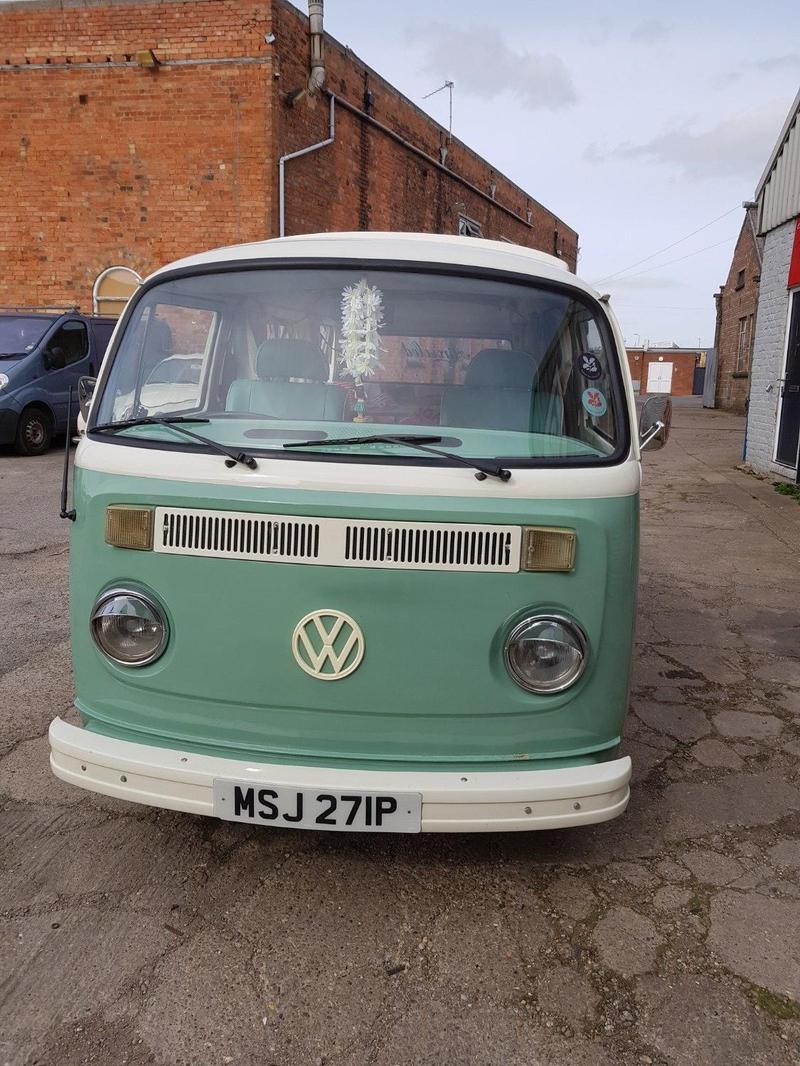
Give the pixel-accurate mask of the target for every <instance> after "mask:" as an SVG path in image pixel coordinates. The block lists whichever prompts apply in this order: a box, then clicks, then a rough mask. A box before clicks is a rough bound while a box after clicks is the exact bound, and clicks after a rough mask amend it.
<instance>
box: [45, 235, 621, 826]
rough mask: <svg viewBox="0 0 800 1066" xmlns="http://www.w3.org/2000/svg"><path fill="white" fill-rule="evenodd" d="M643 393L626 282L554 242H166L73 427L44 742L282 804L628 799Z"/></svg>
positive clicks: (65, 760) (63, 751) (96, 781)
mask: <svg viewBox="0 0 800 1066" xmlns="http://www.w3.org/2000/svg"><path fill="white" fill-rule="evenodd" d="M634 416H635V407H634V403H633V394H632V389H631V385H630V378H629V373H628V369H627V363H626V361H625V358H624V349H623V346H622V342H621V338H620V336H619V332H618V329H617V327H616V325H615V323H614V320H613V317H612V316H611V314H610V312H609V310H608V308H607V306H606V305H605V304H604V303H603V302H602V301H601V300H600V299H598V297H597V295H596V294H595V293H594V292H593V291H592V290H591V289H590V288H589V287H588V286H586V285H585V284H583V283H582V282H580V281H579V280H578V279H577V278H575V277H574V276H573V275H571V274H570V273H568V271H567V270H566V268H565V267H564V265H563V264H562V263H561V262H560V261H558V260H556V259H553V258H552V257H550V256H547V255H544V254H542V253H539V252H534V251H531V250H528V249H523V248H519V247H517V246H514V245H509V244H504V243H499V242H497V243H496V242H491V241H482V240H474V239H470V238H455V237H454V238H449V237H437V236H418V235H409V234H329V235H322V236H308V237H299V238H288V239H282V240H276V241H269V242H265V243H262V244H255V245H246V246H241V247H237V248H226V249H222V250H220V251H217V252H210V253H206V254H203V255H199V256H195V257H193V258H191V259H187V260H183V261H181V262H179V263H177V264H174V265H172V266H170V267H167V268H165V269H164V270H161V271H159V272H158V273H156V274H154V275H153V276H152V277H151V278H149V279H148V280H147V281H146V282H145V284H144V285H143V286H142V287H141V288H140V290H139V291H138V292H137V294H136V295H135V296H134V298H133V299H132V300H131V302H130V304H129V306H128V308H127V310H126V312H125V316H124V321H123V323H122V324H121V326H120V328H119V329H118V330H117V333H116V335H115V341H114V343H113V345H112V349H111V350H110V352H109V354H108V355H107V357H106V359H105V362H104V365H103V368H102V372H101V375H100V379H99V381H98V383H97V386H96V389H95V392H94V397H93V400H92V407H91V412H90V413H89V416H88V425H87V431H86V434H85V438H84V439H83V440H82V441H81V443H80V445H79V447H78V450H77V453H76V461H75V474H74V509H75V514H76V518H75V521H74V524H73V528H72V545H71V624H72V642H73V655H74V665H75V685H76V699H75V707H76V709H77V716H79V721H80V724H77V721H78V719H77V716H76V717H75V720H74V721H69V722H68V721H64V720H61V719H56V720H55V721H54V722H53V724H52V727H51V730H50V743H51V765H52V768H53V770H54V772H55V773H56V774H57V775H58V776H59V777H60V778H62V779H63V780H65V781H68V782H71V783H72V784H75V785H78V786H80V787H83V788H87V789H91V790H94V791H97V792H102V793H105V794H107V795H112V796H117V797H121V798H124V799H128V800H132V801H134V802H139V803H146V804H151V805H154V806H159V807H166V808H171V809H175V810H180V811H187V812H192V813H196V814H206V815H213V816H216V817H219V818H226V819H236V820H243V821H247V822H252V823H254V824H259V825H263V826H265V827H277V826H284V827H300V828H316V829H325V830H352V831H374V832H418V831H420V830H421V831H487V830H522V829H539V828H554V827H560V826H571V825H583V824H588V823H592V822H599V821H604V820H607V819H610V818H613V817H615V816H616V815H618V814H620V813H621V812H622V811H623V810H624V809H625V806H626V804H627V802H628V797H629V779H630V772H631V764H630V760H629V759H628V758H627V757H624V756H621V755H620V754H619V746H620V736H621V731H622V724H623V719H624V716H625V712H626V708H627V703H628V687H629V676H630V663H631V649H632V641H633V629H634V614H635V590H636V579H637V553H638V502H639V496H638V493H639V480H640V465H639V442H638V440H637V439H635V437H634V434H633V432H632V425H633V421H634Z"/></svg>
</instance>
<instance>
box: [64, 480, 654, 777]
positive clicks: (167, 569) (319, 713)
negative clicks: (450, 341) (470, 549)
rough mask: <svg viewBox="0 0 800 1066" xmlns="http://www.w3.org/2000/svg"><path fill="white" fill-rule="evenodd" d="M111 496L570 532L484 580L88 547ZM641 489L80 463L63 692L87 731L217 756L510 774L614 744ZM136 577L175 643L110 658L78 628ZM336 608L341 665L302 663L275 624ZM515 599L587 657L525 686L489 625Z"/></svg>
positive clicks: (586, 758)
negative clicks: (450, 492) (314, 669)
mask: <svg viewBox="0 0 800 1066" xmlns="http://www.w3.org/2000/svg"><path fill="white" fill-rule="evenodd" d="M110 503H146V504H151V505H155V506H158V505H165V506H186V507H200V508H228V509H234V510H245V511H247V510H252V511H254V512H259V511H261V512H267V513H272V514H275V513H285V514H292V515H314V516H319V517H351V518H368V519H378V520H380V519H383V520H392V519H393V520H402V521H441V522H480V523H492V522H496V523H506V524H543V525H556V526H568V527H571V528H574V529H575V530H576V531H577V535H578V551H577V561H576V568H575V570H574V571H573V572H572V573H568V574H563V573H517V574H481V573H451V572H425V571H413V570H379V569H360V568H349V567H328V566H308V565H302V564H294V563H271V562H251V561H245V560H226V559H210V558H198V557H189V556H175V555H167V554H160V553H155V552H142V551H129V550H125V549H120V548H112V547H109V546H108V545H106V544H105V543H104V519H105V508H106V506H107V505H108V504H110ZM638 504H639V501H638V496H627V497H619V498H611V499H587V500H527V501H526V500H518V499H517V500H514V499H508V500H504V499H502V498H500V499H488V498H478V497H477V496H476V498H474V499H471V498H448V497H444V498H442V497H434V496H414V497H409V496H399V495H391V494H380V495H377V494H371V495H367V494H359V493H325V492H310V491H289V490H269V491H268V492H266V493H265V492H264V491H261V490H248V489H244V488H235V489H234V488H230V489H228V488H226V487H225V486H198V485H194V484H189V483H184V482H179V481H168V480H159V479H147V478H138V477H122V476H117V475H107V474H100V473H96V472H91V471H86V470H81V469H77V470H76V472H75V506H76V510H77V520H76V521H75V523H74V525H73V529H72V549H71V613H72V640H73V653H74V662H75V680H76V689H77V700H76V704H77V706H78V708H79V710H80V712H81V715H82V717H83V719H84V722H85V724H86V725H87V727H88V728H89V729H92V730H95V731H97V732H99V733H103V734H105V735H108V736H113V737H118V738H121V739H125V740H132V741H138V742H140V743H147V744H154V745H157V746H163V747H170V748H179V749H181V750H192V751H198V752H203V753H207V754H213V755H222V756H229V757H235V758H245V759H252V760H253V761H258V762H284V763H298V764H308V765H323V766H340V767H347V768H352V769H369V768H373V769H374V768H385V769H393V770H398V769H426V770H435V769H448V770H454V769H458V770H480V769H484V770H486V769H491V770H501V769H512V770H513V769H520V768H521V765H524V766H526V767H527V768H531V769H532V768H535V767H543V766H547V767H556V766H572V765H579V764H582V763H589V762H596V761H602V760H606V759H609V758H612V757H613V756H614V755H615V752H616V748H617V745H618V744H619V738H620V733H621V730H622V722H623V718H624V715H625V711H626V708H627V702H628V686H629V675H630V661H631V648H632V641H633V628H634V615H635V590H636V579H637V569H638V539H639V529H638ZM118 584H123V585H129V586H131V585H132V586H137V585H138V586H140V587H142V588H144V589H148V590H150V591H151V592H153V593H155V595H156V596H157V597H158V599H159V600H160V601H161V602H162V604H163V605H164V606H165V608H166V610H167V613H168V616H169V621H170V626H171V639H170V642H169V646H168V648H167V651H166V652H165V654H164V655H163V657H162V658H161V659H159V660H158V662H156V663H154V664H153V665H152V666H149V667H145V668H143V669H138V670H135V669H133V670H132V669H126V668H123V667H117V666H115V665H113V664H112V663H110V662H109V661H108V660H106V659H105V657H104V656H103V655H102V654H101V653H100V652H99V651H98V650H97V648H96V647H95V645H94V643H93V642H92V640H91V637H90V634H89V616H90V613H91V609H92V606H93V604H94V601H95V599H96V597H97V595H98V593H99V592H101V591H102V590H103V589H106V588H108V587H110V586H113V585H118ZM322 608H325V609H331V608H332V609H336V610H341V611H344V612H346V613H347V614H349V615H351V616H352V617H353V618H354V619H355V620H356V621H357V622H358V623H359V625H360V626H361V629H362V631H363V633H364V640H365V648H366V653H365V656H364V661H363V662H362V664H361V666H360V667H359V668H358V669H357V670H356V671H355V672H354V673H353V674H351V675H350V676H349V677H347V678H344V679H342V680H340V681H335V682H326V681H320V680H318V679H316V678H313V677H310V676H308V675H307V674H305V673H304V672H303V671H302V670H301V669H300V668H299V667H298V666H297V664H296V663H295V661H294V658H293V656H292V653H291V636H292V632H293V630H294V627H295V625H296V624H297V622H298V621H299V620H300V618H302V617H303V616H304V615H305V614H307V613H308V612H310V611H313V610H318V609H322ZM529 608H536V609H550V610H557V611H559V612H561V613H566V614H568V615H571V616H572V617H574V618H575V619H576V620H577V621H579V622H580V624H581V625H582V626H583V628H584V630H585V631H586V633H587V636H588V640H589V649H590V651H589V655H590V658H589V665H588V668H587V670H586V672H585V673H584V675H583V677H582V678H581V680H580V681H579V682H578V683H577V684H576V685H575V686H573V688H571V689H569V690H568V691H567V692H564V693H561V694H558V695H551V696H536V695H532V694H530V693H526V692H524V691H523V690H522V689H520V688H519V687H518V686H517V685H516V684H515V683H514V682H513V681H512V680H511V679H510V677H509V676H508V674H507V673H506V670H505V667H504V664H503V659H502V646H503V640H504V637H505V634H506V633H507V632H508V630H509V628H510V627H511V626H512V625H513V623H514V622H515V621H517V620H519V618H520V617H521V616H523V615H524V614H525V613H526V612H527V610H528V609H529Z"/></svg>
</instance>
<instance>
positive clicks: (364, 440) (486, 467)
mask: <svg viewBox="0 0 800 1066" xmlns="http://www.w3.org/2000/svg"><path fill="white" fill-rule="evenodd" d="M441 440H442V438H441V437H435V436H425V435H424V434H422V433H406V434H398V435H397V436H394V435H392V434H385V433H373V434H370V435H368V436H366V437H330V438H327V439H325V440H298V441H290V442H289V443H288V444H284V448H309V447H311V446H312V445H316V446H317V447H323V448H325V447H327V446H328V445H329V444H332V445H337V444H406V445H408V447H409V448H416V449H417V450H418V451H421V452H428V453H429V454H430V455H439V456H442V458H444V459H452V460H454V461H455V462H456V463H461V465H462V466H468V467H470V468H471V469H472V470H474V471H475V477H476V478H477V480H478V481H485V480H486V478H487V477H496V478H499V479H500V480H501V481H508V479H509V478H510V477H511V471H510V470H506V469H505V467H502V466H500V464H499V463H495V462H492V460H491V459H486V460H484V459H465V458H464V457H463V456H462V455H456V454H455V452H446V451H444V450H443V449H442V448H430V447H428V445H430V444H438V443H439V442H440V441H441Z"/></svg>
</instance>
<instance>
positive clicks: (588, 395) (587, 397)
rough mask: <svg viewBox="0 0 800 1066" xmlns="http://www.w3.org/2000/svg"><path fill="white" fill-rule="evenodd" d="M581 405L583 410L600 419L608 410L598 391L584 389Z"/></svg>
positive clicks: (604, 399)
mask: <svg viewBox="0 0 800 1066" xmlns="http://www.w3.org/2000/svg"><path fill="white" fill-rule="evenodd" d="M581 403H582V404H583V408H584V410H585V411H587V412H588V413H589V414H590V415H593V416H594V417H595V418H600V417H601V416H602V415H604V414H605V413H606V411H607V410H608V404H607V403H606V398H605V396H604V395H603V394H602V392H601V391H600V390H599V389H584V390H583V395H582V396H581Z"/></svg>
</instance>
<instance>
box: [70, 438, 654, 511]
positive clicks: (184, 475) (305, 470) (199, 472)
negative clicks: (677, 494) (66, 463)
mask: <svg viewBox="0 0 800 1066" xmlns="http://www.w3.org/2000/svg"><path fill="white" fill-rule="evenodd" d="M75 465H76V466H78V467H80V468H81V469H83V470H93V471H96V472H98V473H103V474H118V475H124V476H129V477H143V478H145V477H146V478H159V479H161V480H164V481H183V482H191V483H193V484H197V485H215V486H223V487H226V488H229V489H230V490H231V493H232V494H235V490H236V489H238V488H244V487H246V488H256V489H261V490H264V491H265V493H266V492H267V490H269V489H294V490H300V489H302V490H307V491H309V492H312V491H315V490H316V491H322V492H368V493H376V494H379V493H385V494H389V495H391V494H400V495H413V496H461V497H464V498H472V499H503V500H507V499H526V500H551V499H554V500H570V499H572V500H575V499H602V498H605V497H610V496H632V495H634V494H635V493H637V492H638V491H639V486H640V483H641V467H640V464H639V462H638V461H637V460H628V461H627V462H624V463H620V464H618V465H616V466H598V467H574V468H570V469H555V468H553V469H513V470H512V476H511V479H510V481H506V482H502V481H498V480H497V478H487V479H486V480H485V481H477V480H476V479H475V475H474V474H473V473H472V471H471V470H468V469H466V468H462V467H444V466H425V467H421V466H415V465H412V464H409V465H408V466H405V465H403V466H399V465H397V466H395V465H392V466H389V465H383V464H382V463H337V462H314V461H313V460H305V461H304V460H298V459H288V458H287V459H269V458H263V457H262V458H259V460H258V467H257V469H255V470H250V469H248V468H247V467H244V466H241V465H239V466H236V467H234V468H233V469H228V468H227V467H226V466H225V460H224V458H223V457H222V456H220V455H205V454H196V453H194V452H181V451H171V450H169V449H167V448H164V449H163V450H161V449H159V448H127V447H124V446H122V445H119V444H112V443H110V442H108V441H101V440H90V439H89V438H87V437H84V438H83V439H82V440H81V442H80V444H79V445H78V448H77V451H76V453H75ZM265 498H266V496H265Z"/></svg>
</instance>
